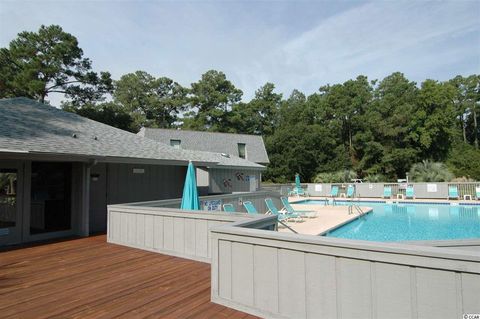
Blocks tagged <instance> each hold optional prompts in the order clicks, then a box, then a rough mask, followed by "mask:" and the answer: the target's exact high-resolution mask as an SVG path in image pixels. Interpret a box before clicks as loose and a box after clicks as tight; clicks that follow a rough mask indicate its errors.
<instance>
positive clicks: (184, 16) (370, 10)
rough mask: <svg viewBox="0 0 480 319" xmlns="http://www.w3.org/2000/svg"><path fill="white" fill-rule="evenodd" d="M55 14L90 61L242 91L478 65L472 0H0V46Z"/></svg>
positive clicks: (479, 38) (449, 71) (477, 5)
mask: <svg viewBox="0 0 480 319" xmlns="http://www.w3.org/2000/svg"><path fill="white" fill-rule="evenodd" d="M40 24H47V25H48V24H60V25H61V26H62V27H63V28H64V29H65V30H66V31H67V32H70V33H72V34H74V35H75V36H77V38H78V39H79V42H80V46H81V47H82V48H83V49H84V52H85V56H87V57H90V58H91V59H92V60H93V62H94V68H95V69H97V70H108V71H111V72H112V74H113V76H114V77H115V78H118V77H119V76H121V75H122V74H125V73H127V72H133V71H135V70H145V71H147V72H149V73H151V74H153V75H155V76H168V77H171V78H173V79H174V80H176V81H178V82H180V83H181V84H183V85H189V84H190V83H192V82H194V81H197V80H198V79H199V78H200V76H201V74H202V73H204V72H205V71H206V70H208V69H218V70H221V71H224V72H225V73H226V74H227V77H228V78H229V79H230V80H232V82H233V83H234V84H235V85H236V86H237V87H239V88H241V89H242V90H243V91H244V92H245V98H246V99H249V98H251V97H252V96H253V94H254V92H255V90H256V89H257V88H258V87H260V86H261V85H263V84H264V83H265V82H267V81H269V82H273V83H275V84H276V86H277V88H278V91H280V92H282V93H284V94H287V95H288V94H290V92H291V90H292V89H294V88H297V89H299V90H301V91H304V92H305V93H307V94H309V93H312V92H314V91H316V90H317V89H318V87H320V86H321V85H325V84H327V83H337V82H343V81H345V80H348V79H350V78H355V77H356V76H357V75H359V74H364V75H367V76H369V78H371V79H373V78H382V77H384V76H386V75H388V74H390V73H392V72H394V71H401V72H404V73H405V74H406V76H407V77H409V78H411V79H412V80H415V81H422V80H423V79H425V78H435V79H440V80H444V79H448V78H449V77H452V76H454V75H456V74H471V73H480V60H479V59H480V2H478V1H450V2H445V1H435V2H427V1H376V2H369V3H360V2H336V1H333V0H332V1H320V2H310V1H301V2H293V1H292V2H286V1H272V2H269V1H267V2H262V1H259V2H254V1H247V2H233V1H228V2H212V1H194V2H175V1H174V2H167V1H108V2H104V1H81V2H75V1H35V2H34V1H15V2H13V1H11V2H8V1H2V0H0V46H5V45H7V44H8V42H9V41H10V40H12V39H13V38H14V37H15V35H16V34H17V33H18V32H20V31H23V30H37V29H38V27H39V25H40Z"/></svg>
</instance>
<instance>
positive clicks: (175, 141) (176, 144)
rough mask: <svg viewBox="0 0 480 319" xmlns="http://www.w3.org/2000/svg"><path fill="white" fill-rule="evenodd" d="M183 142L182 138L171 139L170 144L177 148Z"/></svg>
mask: <svg viewBox="0 0 480 319" xmlns="http://www.w3.org/2000/svg"><path fill="white" fill-rule="evenodd" d="M181 143H182V141H181V140H170V146H173V147H175V148H180V144H181Z"/></svg>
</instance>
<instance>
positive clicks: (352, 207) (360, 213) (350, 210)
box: [348, 204, 365, 216]
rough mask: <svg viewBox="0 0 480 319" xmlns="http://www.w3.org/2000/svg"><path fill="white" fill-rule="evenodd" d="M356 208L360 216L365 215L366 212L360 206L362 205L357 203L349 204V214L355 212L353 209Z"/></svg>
mask: <svg viewBox="0 0 480 319" xmlns="http://www.w3.org/2000/svg"><path fill="white" fill-rule="evenodd" d="M354 208H355V211H356V213H357V214H358V216H363V215H365V212H364V211H363V210H362V209H361V208H360V206H358V205H356V204H352V205H348V215H350V214H353V213H355V212H354V211H353V209H354Z"/></svg>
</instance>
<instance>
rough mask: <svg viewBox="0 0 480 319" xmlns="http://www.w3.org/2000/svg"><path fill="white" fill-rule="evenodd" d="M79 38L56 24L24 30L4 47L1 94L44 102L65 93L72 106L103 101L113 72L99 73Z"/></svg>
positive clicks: (0, 52)
mask: <svg viewBox="0 0 480 319" xmlns="http://www.w3.org/2000/svg"><path fill="white" fill-rule="evenodd" d="M91 69H92V63H91V61H90V60H89V59H87V58H84V57H83V51H82V49H80V47H79V46H78V41H77V39H76V38H75V37H74V36H73V35H71V34H69V33H66V32H64V31H63V30H62V28H61V27H59V26H56V25H51V26H48V27H46V26H43V25H42V26H41V27H40V29H39V30H38V32H27V31H25V32H21V33H19V34H18V37H17V38H16V39H15V40H13V41H11V42H10V44H9V47H8V48H1V49H0V89H1V90H0V97H14V96H26V97H30V98H33V99H36V100H39V101H41V102H44V101H45V98H46V97H47V96H48V94H50V93H63V94H65V96H66V97H67V98H68V99H70V101H71V103H72V105H79V104H83V103H89V102H94V101H99V100H102V99H103V96H104V94H105V93H109V92H111V90H112V89H113V87H112V80H111V78H110V73H108V72H102V73H100V74H97V73H95V72H93V71H92V70H91Z"/></svg>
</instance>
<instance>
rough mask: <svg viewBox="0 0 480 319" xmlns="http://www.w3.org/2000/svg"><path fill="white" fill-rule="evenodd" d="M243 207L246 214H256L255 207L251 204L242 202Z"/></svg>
mask: <svg viewBox="0 0 480 319" xmlns="http://www.w3.org/2000/svg"><path fill="white" fill-rule="evenodd" d="M243 207H245V209H246V210H247V213H249V214H258V211H257V209H256V208H255V206H253V204H252V202H249V201H247V202H243Z"/></svg>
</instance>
